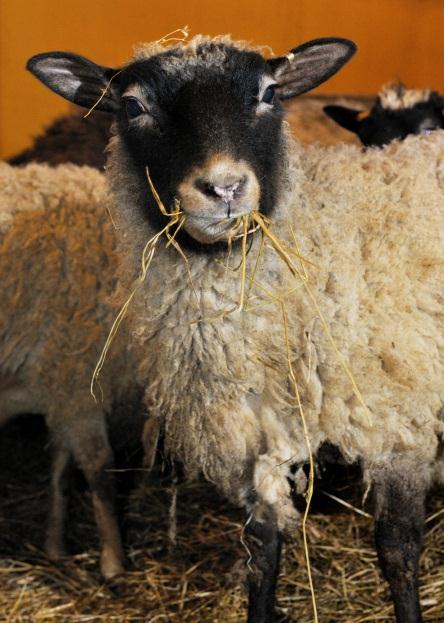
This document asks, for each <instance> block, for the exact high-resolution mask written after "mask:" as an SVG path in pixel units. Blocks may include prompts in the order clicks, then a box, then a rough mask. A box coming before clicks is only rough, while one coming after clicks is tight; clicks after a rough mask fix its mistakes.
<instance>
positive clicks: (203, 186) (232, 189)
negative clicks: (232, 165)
mask: <svg viewBox="0 0 444 623" xmlns="http://www.w3.org/2000/svg"><path fill="white" fill-rule="evenodd" d="M245 182H246V178H245V176H244V177H242V178H241V179H238V180H236V181H235V182H231V183H230V184H221V183H211V182H209V181H207V180H204V179H202V178H200V179H197V180H195V182H194V186H195V187H196V188H197V189H198V190H200V192H201V193H203V194H204V195H207V197H212V198H213V199H222V201H224V202H225V203H229V202H231V201H234V200H235V199H237V198H238V197H240V196H241V195H242V192H243V189H244V186H245Z"/></svg>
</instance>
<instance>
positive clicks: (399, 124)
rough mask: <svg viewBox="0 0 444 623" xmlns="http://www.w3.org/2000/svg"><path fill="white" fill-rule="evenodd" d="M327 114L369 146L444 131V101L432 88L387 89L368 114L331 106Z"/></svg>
mask: <svg viewBox="0 0 444 623" xmlns="http://www.w3.org/2000/svg"><path fill="white" fill-rule="evenodd" d="M324 112H325V113H326V114H327V115H328V116H329V117H331V118H332V119H333V120H334V121H336V123H338V124H339V125H340V126H341V127H343V128H345V129H346V130H349V131H350V132H354V133H355V134H357V136H358V137H359V139H360V140H361V142H362V143H363V144H364V145H366V146H368V147H370V146H372V145H374V146H376V147H382V146H384V145H387V144H388V143H391V141H394V140H396V139H398V140H402V139H404V138H405V137H406V136H408V135H409V134H429V133H430V132H432V131H433V130H438V129H440V128H444V98H443V97H442V96H441V95H439V94H438V93H436V92H435V91H431V90H429V89H425V90H415V89H406V88H405V86H404V85H403V84H393V85H392V84H390V85H387V86H386V87H384V88H383V89H382V91H381V93H380V94H379V95H378V97H377V98H376V101H375V103H374V104H373V106H372V107H371V109H370V110H368V111H367V110H356V109H354V108H349V107H347V106H341V105H329V106H325V108H324Z"/></svg>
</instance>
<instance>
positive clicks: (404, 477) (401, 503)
mask: <svg viewBox="0 0 444 623" xmlns="http://www.w3.org/2000/svg"><path fill="white" fill-rule="evenodd" d="M418 471H419V472H420V471H421V470H418ZM382 474H383V477H382V478H379V479H378V480H377V481H376V482H375V484H374V495H375V502H376V506H375V520H376V521H375V543H376V549H377V552H378V558H379V562H380V565H381V569H382V572H383V574H384V577H385V578H386V580H387V581H388V583H389V584H390V589H391V593H392V598H393V602H394V605H395V614H396V621H397V623H422V617H421V607H420V604H419V592H418V564H419V556H420V553H421V544H422V534H423V527H424V515H425V509H424V501H425V494H426V484H425V481H424V479H422V478H421V476H420V474H418V473H416V474H412V473H408V472H405V471H403V472H402V473H401V472H400V470H398V469H396V466H395V467H394V466H392V465H390V466H387V469H385V470H383V471H382ZM379 475H381V472H380V474H379Z"/></svg>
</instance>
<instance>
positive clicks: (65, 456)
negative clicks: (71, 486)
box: [45, 445, 71, 559]
mask: <svg viewBox="0 0 444 623" xmlns="http://www.w3.org/2000/svg"><path fill="white" fill-rule="evenodd" d="M70 465H71V453H70V451H69V450H68V449H67V448H64V447H63V446H61V445H56V447H55V449H54V456H53V462H52V474H51V499H50V510H49V517H48V528H47V531H46V543H45V550H46V552H47V554H48V556H49V557H50V558H54V559H57V558H60V557H61V556H64V555H65V554H66V549H65V519H66V506H67V493H68V480H69V471H70V469H69V468H70Z"/></svg>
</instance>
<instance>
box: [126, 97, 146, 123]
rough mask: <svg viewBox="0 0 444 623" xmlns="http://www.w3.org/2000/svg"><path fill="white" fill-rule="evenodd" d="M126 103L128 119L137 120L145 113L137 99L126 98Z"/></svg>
mask: <svg viewBox="0 0 444 623" xmlns="http://www.w3.org/2000/svg"><path fill="white" fill-rule="evenodd" d="M124 102H125V112H126V116H127V117H128V119H135V118H136V117H138V116H139V115H141V114H143V113H144V112H145V108H144V107H143V104H141V103H140V102H139V100H138V99H136V98H135V97H125V98H124Z"/></svg>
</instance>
